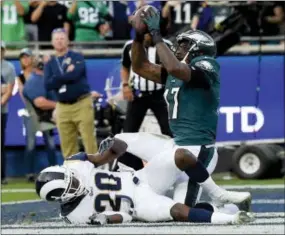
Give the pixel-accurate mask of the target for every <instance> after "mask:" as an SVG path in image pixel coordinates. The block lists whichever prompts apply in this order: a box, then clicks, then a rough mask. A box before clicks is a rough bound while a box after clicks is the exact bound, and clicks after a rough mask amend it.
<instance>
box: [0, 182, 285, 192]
mask: <svg viewBox="0 0 285 236" xmlns="http://www.w3.org/2000/svg"><path fill="white" fill-rule="evenodd" d="M220 186H221V187H223V188H226V189H283V188H284V189H285V182H284V185H283V184H273V185H220ZM35 191H36V190H35V189H33V188H23V189H3V190H1V192H2V193H32V192H35Z"/></svg>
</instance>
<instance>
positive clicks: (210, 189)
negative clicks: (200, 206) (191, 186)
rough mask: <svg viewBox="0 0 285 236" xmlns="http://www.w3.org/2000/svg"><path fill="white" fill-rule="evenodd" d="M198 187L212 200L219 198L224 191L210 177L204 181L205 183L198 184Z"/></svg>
mask: <svg viewBox="0 0 285 236" xmlns="http://www.w3.org/2000/svg"><path fill="white" fill-rule="evenodd" d="M200 186H201V187H202V188H203V190H205V191H206V192H207V194H208V195H209V196H210V197H211V198H212V199H216V198H219V197H220V196H221V195H222V194H223V192H224V191H225V190H224V189H222V188H221V187H219V186H218V185H216V183H215V182H214V180H213V179H212V177H211V176H210V177H209V178H208V179H206V181H205V182H203V183H200Z"/></svg>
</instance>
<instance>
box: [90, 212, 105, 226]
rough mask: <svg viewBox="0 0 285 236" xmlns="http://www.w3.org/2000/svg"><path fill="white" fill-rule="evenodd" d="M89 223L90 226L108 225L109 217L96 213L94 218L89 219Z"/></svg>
mask: <svg viewBox="0 0 285 236" xmlns="http://www.w3.org/2000/svg"><path fill="white" fill-rule="evenodd" d="M89 220H90V221H89V222H87V224H90V225H106V224H108V216H106V215H104V214H101V213H99V214H98V213H94V214H93V215H92V216H90V217H89Z"/></svg>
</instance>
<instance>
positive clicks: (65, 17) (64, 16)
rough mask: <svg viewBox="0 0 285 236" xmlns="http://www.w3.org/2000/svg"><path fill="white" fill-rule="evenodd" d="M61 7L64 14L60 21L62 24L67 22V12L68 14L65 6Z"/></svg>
mask: <svg viewBox="0 0 285 236" xmlns="http://www.w3.org/2000/svg"><path fill="white" fill-rule="evenodd" d="M62 6H63V9H64V10H63V12H64V14H63V19H62V21H63V22H68V21H69V20H68V18H67V12H68V9H67V7H66V6H64V5H62Z"/></svg>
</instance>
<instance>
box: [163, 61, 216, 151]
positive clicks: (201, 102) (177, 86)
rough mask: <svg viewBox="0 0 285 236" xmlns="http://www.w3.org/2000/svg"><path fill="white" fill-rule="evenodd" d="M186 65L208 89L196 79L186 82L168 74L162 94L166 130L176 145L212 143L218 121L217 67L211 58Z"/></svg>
mask: <svg viewBox="0 0 285 236" xmlns="http://www.w3.org/2000/svg"><path fill="white" fill-rule="evenodd" d="M189 66H190V67H191V69H192V70H199V71H200V72H201V74H200V76H201V75H202V76H203V80H204V81H206V84H207V85H208V87H207V88H205V86H204V85H201V83H200V81H201V80H202V78H199V77H198V78H191V80H190V81H189V82H188V83H186V82H184V81H182V80H179V79H176V78H175V77H173V76H171V75H168V77H167V80H166V85H165V94H164V95H165V99H166V101H167V104H168V108H169V109H168V112H169V119H170V121H169V124H170V128H171V131H172V133H173V136H174V140H175V143H176V144H177V145H180V146H190V145H208V144H212V143H214V142H215V139H216V129H217V121H218V106H219V99H220V95H219V90H220V79H219V69H220V67H219V64H218V63H217V61H216V60H215V59H214V58H211V57H206V56H203V57H197V58H194V59H193V60H192V61H191V63H190V65H189ZM193 74H194V73H193ZM196 75H197V74H196ZM193 76H194V75H193Z"/></svg>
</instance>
